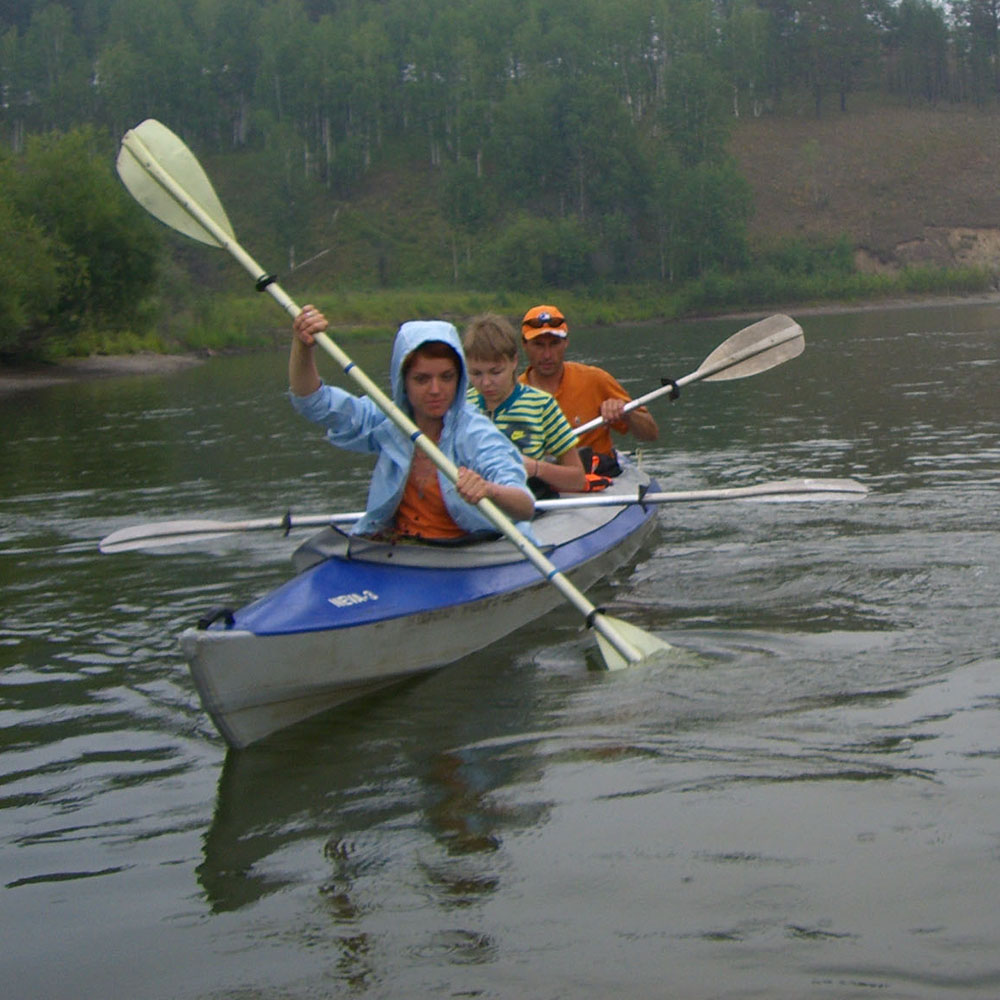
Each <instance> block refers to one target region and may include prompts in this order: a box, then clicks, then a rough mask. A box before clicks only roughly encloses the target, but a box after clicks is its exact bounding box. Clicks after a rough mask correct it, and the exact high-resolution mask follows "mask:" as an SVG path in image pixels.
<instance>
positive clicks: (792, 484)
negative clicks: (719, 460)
mask: <svg viewBox="0 0 1000 1000" xmlns="http://www.w3.org/2000/svg"><path fill="white" fill-rule="evenodd" d="M867 492H868V487H867V486H864V485H863V484H862V483H859V482H856V481H855V480H853V479H782V480H779V481H777V482H773V483H757V484H756V485H754V486H729V487H723V488H720V489H702V490H676V491H674V492H671V493H643V494H640V495H638V496H623V495H622V494H620V493H586V494H582V495H579V496H570V497H559V498H558V499H555V500H538V501H536V503H535V510H536V511H546V510H578V509H582V508H585V507H619V506H623V505H627V504H642V505H643V506H650V505H654V504H667V503H700V502H702V501H706V500H753V499H758V500H771V501H774V500H782V499H786V498H787V499H790V500H795V499H803V498H805V499H809V500H834V499H849V498H851V497H858V496H863V495H864V494H865V493H867ZM361 514H362V512H361V511H354V512H350V513H344V514H304V515H302V516H301V517H297V516H293V515H292V514H291V513H288V514H286V515H285V516H284V517H262V518H257V519H255V520H250V521H210V520H205V519H189V520H182V521H160V522H158V523H154V524H142V525H135V526H133V527H129V528H121V529H119V530H118V531H115V532H112V533H111V534H110V535H108V536H107V537H106V538H102V539H101V541H100V543H99V544H98V548H99V549H100V550H101V552H104V553H105V554H108V555H111V554H115V553H118V552H132V551H135V550H137V549H154V548H162V547H164V546H167V545H179V544H181V543H183V542H194V541H208V540H210V539H213V538H220V537H223V536H225V535H229V534H233V533H235V532H240V531H260V530H266V529H280V530H282V531H284V532H285V533H286V534H287V532H289V531H291V529H292V528H317V527H325V526H326V525H328V524H353V523H354V522H355V521H357V520H358V519H359V518H360V517H361Z"/></svg>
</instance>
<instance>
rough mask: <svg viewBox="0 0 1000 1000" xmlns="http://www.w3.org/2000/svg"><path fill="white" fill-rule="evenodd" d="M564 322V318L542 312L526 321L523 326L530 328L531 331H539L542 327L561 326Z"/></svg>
mask: <svg viewBox="0 0 1000 1000" xmlns="http://www.w3.org/2000/svg"><path fill="white" fill-rule="evenodd" d="M565 322H566V317H565V316H553V315H552V313H547V312H543V313H539V314H538V315H537V316H532V317H531V319H526V320H525V321H524V325H525V326H530V327H531V328H532V329H533V330H540V329H541V328H542V327H543V326H562V325H563V324H564V323H565Z"/></svg>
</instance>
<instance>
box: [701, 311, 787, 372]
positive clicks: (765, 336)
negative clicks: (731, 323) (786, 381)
mask: <svg viewBox="0 0 1000 1000" xmlns="http://www.w3.org/2000/svg"><path fill="white" fill-rule="evenodd" d="M805 346H806V341H805V337H804V336H803V334H802V327H801V326H799V324H798V323H796V322H795V320H793V319H792V318H791V317H790V316H784V315H782V314H781V313H778V314H776V315H774V316H768V317H767V319H762V320H761V321H760V322H759V323H754V324H753V325H751V326H748V327H744V329H742V330H740V331H739V332H738V333H734V334H733V335H732V336H731V337H730V338H729V339H728V340H727V341H725V342H724V343H722V344H720V345H719V346H718V347H717V348H716V349H715V350H714V351H712V353H711V354H710V355H709V356H708V357H707V358H705V360H704V361H703V362H702V363H701V366H700V367H699V368H698V372H696V373H695V374H696V375H697V374H698V373H699V372H703V373H704V374H703V375H701V378H702V379H703V380H704V381H705V382H724V381H725V380H726V379H733V378H745V377H746V376H747V375H756V374H757V373H758V372H765V371H767V370H768V369H769V368H774V367H776V366H777V365H780V364H784V362H786V361H789V360H790V359H791V358H795V357H798V356H799V355H800V354H801V353H802V351H803V350H804V349H805Z"/></svg>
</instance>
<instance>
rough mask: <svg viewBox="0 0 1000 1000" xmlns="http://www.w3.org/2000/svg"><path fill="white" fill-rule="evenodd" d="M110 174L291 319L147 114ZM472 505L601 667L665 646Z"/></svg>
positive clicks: (217, 206)
mask: <svg viewBox="0 0 1000 1000" xmlns="http://www.w3.org/2000/svg"><path fill="white" fill-rule="evenodd" d="M116 166H117V169H118V174H119V176H120V177H121V179H122V182H123V183H124V184H125V187H126V188H128V190H129V192H130V193H131V194H132V195H133V196H134V197H135V199H136V200H137V201H138V202H139V203H140V204H141V205H142V206H143V207H144V208H145V209H146V210H147V211H149V212H150V213H151V214H152V215H154V216H156V218H158V219H159V220H160V221H161V222H164V223H166V224H167V225H168V226H170V227H172V228H173V229H176V230H178V231H179V232H182V233H184V234H186V235H187V236H191V237H192V238H194V239H196V240H200V241H201V242H203V243H208V244H209V245H212V246H217V247H221V248H223V249H225V250H227V251H228V252H229V253H230V254H231V255H232V256H233V257H234V258H235V259H236V260H237V261H238V262H239V263H240V264H241V265H242V266H243V267H244V268H245V269H246V270H247V271H248V272H249V273H250V274H251V275H252V276H253V278H254V279H255V282H256V286H257V290H258V291H267V292H268V294H269V295H271V296H272V297H273V298H274V300H275V301H276V302H277V303H278V304H279V305H280V306H281V307H282V308H283V309H284V310H285V311H286V312H287V313H288V314H289V315H290V316H292V317H295V316H297V315H298V314H299V312H300V309H299V307H298V306H297V305H296V304H295V303H294V302H293V301H292V300H291V299H290V298H289V297H288V295H286V294H285V292H284V290H283V289H282V288H281V287H280V286H279V285H278V284H277V282H276V281H275V279H274V275H269V274H267V273H265V271H264V269H263V268H262V267H261V266H260V265H259V264H258V263H257V262H256V261H255V260H254V259H253V258H252V257H251V256H250V255H249V254H248V253H247V252H246V251H245V250H244V249H243V248H242V247H241V246H240V245H239V243H237V241H236V237H235V235H234V233H233V228H232V226H231V225H230V222H229V219H228V218H227V217H226V213H225V211H224V209H223V208H222V205H221V203H220V202H219V199H218V196H217V195H216V194H215V191H214V190H213V188H212V184H211V182H210V181H209V179H208V177H207V176H206V174H205V171H204V170H203V169H202V167H201V164H200V163H199V162H198V161H197V159H196V158H195V156H194V154H193V153H192V152H191V151H190V150H189V149H188V148H187V146H185V145H184V143H183V142H182V141H181V140H180V139H179V138H178V137H177V136H176V135H174V133H173V132H171V131H170V129H168V128H167V127H166V126H165V125H162V124H161V123H160V122H158V121H156V120H155V119H152V118H149V119H147V120H146V121H144V122H142V123H141V124H139V125H137V126H136V127H135V128H134V129H131V130H129V131H128V132H127V133H126V134H125V137H124V138H123V139H122V147H121V150H120V151H119V154H118V160H117V163H116ZM315 339H316V343H318V344H319V345H320V347H322V348H323V350H325V351H326V352H327V353H328V354H329V355H330V356H331V357H332V358H333V359H334V360H335V361H337V363H338V364H340V366H341V367H342V368H343V369H344V372H345V374H347V375H349V376H350V377H351V378H352V379H353V380H354V381H355V382H356V383H357V384H358V385H359V386H360V388H361V389H362V390H363V391H364V392H365V393H366V394H367V396H368V397H369V398H370V399H371V400H372V401H373V402H374V403H375V404H376V405H377V406H378V407H379V408H380V409H381V410H382V411H383V412H384V413H385V414H386V416H388V418H389V419H390V420H391V421H392V422H393V423H394V424H395V425H396V426H397V427H398V428H399V429H400V430H401V431H402V432H403V433H404V434H406V435H407V436H408V437H409V438H410V440H412V441H413V442H414V444H415V445H416V446H417V447H418V448H421V449H423V451H424V452H425V453H426V454H427V455H428V457H429V458H430V459H431V461H432V462H433V463H434V464H435V465H436V466H437V468H438V469H440V470H441V472H442V473H443V474H444V475H445V476H447V477H448V478H449V479H450V480H451V481H452V482H455V481H456V479H457V478H458V468H457V467H456V466H455V463H454V462H452V461H451V460H450V459H449V458H448V457H447V456H446V455H444V454H443V453H442V452H441V450H440V449H439V448H438V447H437V445H436V444H435V443H434V442H433V441H431V440H430V439H429V438H427V437H426V436H425V435H424V434H422V433H421V432H420V430H419V429H418V428H417V426H416V425H415V424H414V423H413V421H412V420H410V418H409V417H408V416H407V415H406V414H405V413H403V412H402V411H401V410H400V409H399V408H398V407H397V406H396V405H395V403H393V402H392V400H391V399H390V398H389V397H388V396H387V395H386V394H385V393H384V392H383V391H382V390H381V389H380V388H379V386H378V385H377V384H376V383H375V382H373V381H372V380H371V379H370V378H369V377H368V376H367V375H366V374H365V373H364V372H363V371H362V370H361V369H360V368H359V367H358V366H357V365H356V364H355V363H354V362H353V361H352V360H351V358H350V357H349V356H348V355H347V354H346V353H345V352H344V351H342V350H341V349H340V347H338V346H337V344H336V343H334V341H333V339H332V338H331V337H330V336H329V335H328V334H325V333H321V334H319V335H318V336H317V337H316V338H315ZM478 507H479V509H480V510H481V511H482V513H483V514H484V515H485V516H486V517H487V518H488V519H489V521H490V522H491V523H492V524H493V525H494V527H496V529H497V530H498V531H500V532H501V533H502V534H503V535H505V536H506V537H507V538H508V539H509V540H510V541H511V543H512V544H513V545H514V546H515V547H516V548H517V550H518V551H519V552H521V554H522V555H524V557H525V558H526V559H528V560H529V561H530V562H531V563H532V565H534V566H535V568H536V569H538V571H539V572H540V573H541V574H542V575H543V576H544V577H545V579H546V580H548V581H549V582H550V583H551V584H552V585H553V586H554V587H556V589H557V590H559V592H560V593H561V594H562V595H563V597H565V598H566V600H567V601H569V602H570V603H571V604H572V605H573V606H574V607H575V608H576V609H577V610H578V611H579V612H580V613H581V614H582V615H583V616H584V618H585V619H586V622H587V625H588V626H590V627H591V628H593V629H594V630H595V632H596V633H597V641H598V645H599V647H600V650H601V653H602V655H603V657H604V664H605V666H606V667H607V668H608V669H609V670H617V669H619V668H621V667H624V666H627V665H628V664H629V663H639V662H641V661H642V660H644V659H645V658H646V657H647V656H649V655H650V654H652V653H656V652H658V651H661V650H666V649H669V648H670V647H669V646H668V645H667V644H666V643H665V642H663V641H662V640H661V639H658V638H657V637H656V636H654V635H652V634H650V633H648V632H645V631H643V630H642V629H640V628H636V627H635V626H634V625H629V624H628V623H627V622H624V621H620V620H619V619H615V618H611V617H610V616H608V615H605V614H602V613H601V612H600V611H598V609H597V608H596V607H594V605H593V604H591V602H590V601H589V600H587V598H586V597H585V596H584V595H583V593H581V591H580V590H578V589H577V588H576V587H575V586H574V585H573V584H572V583H570V581H569V580H568V579H567V578H566V577H565V576H564V575H563V574H562V573H560V572H559V570H557V569H556V567H555V566H554V565H553V564H552V563H551V562H550V561H549V560H548V559H547V558H546V557H545V556H544V555H543V554H542V553H541V552H540V551H539V550H538V548H537V547H536V546H535V545H533V544H532V543H531V541H530V540H529V539H527V538H526V537H525V536H524V535H523V534H522V533H521V532H520V531H519V530H518V528H517V526H516V525H515V524H514V522H513V521H511V520H510V518H508V517H507V515H506V514H504V513H503V511H501V510H500V508H499V507H497V506H496V504H494V503H493V502H492V501H491V500H489V499H485V498H484V499H483V500H480V501H479V504H478Z"/></svg>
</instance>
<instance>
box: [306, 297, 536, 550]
mask: <svg viewBox="0 0 1000 1000" xmlns="http://www.w3.org/2000/svg"><path fill="white" fill-rule="evenodd" d="M292 328H293V330H294V333H295V336H294V338H293V339H292V349H291V353H290V355H289V359H288V381H289V386H290V389H291V392H290V397H291V400H292V405H293V406H294V407H295V409H296V410H297V411H298V412H299V413H301V414H302V415H303V416H305V417H306V418H308V419H309V420H312V421H313V422H315V423H318V424H321V425H322V426H323V427H325V428H326V434H327V438H328V439H329V441H330V442H331V444H334V445H337V446H338V447H341V448H346V449H348V450H350V451H361V452H373V453H375V454H376V455H377V456H378V458H377V461H376V463H375V469H374V471H373V473H372V481H371V486H370V487H369V490H368V506H367V509H366V511H365V515H364V517H362V518H361V520H360V521H358V522H357V524H356V525H355V526H354V529H353V531H354V533H356V534H363V535H382V536H387V537H396V536H402V537H413V538H425V539H435V538H436V539H442V538H460V537H462V536H463V535H465V534H468V533H469V532H474V531H482V530H490V529H491V528H492V524H491V523H490V521H489V520H488V519H487V518H486V517H485V516H484V515H482V514H481V513H480V512H479V511H478V510H477V509H476V507H475V504H476V503H478V502H479V501H480V500H481V499H483V498H484V497H488V498H489V499H490V500H492V501H493V502H494V503H495V504H496V505H497V506H498V507H499V508H500V509H501V510H502V511H503V512H504V513H505V514H507V515H508V516H509V517H511V518H513V519H514V520H517V521H523V522H526V521H528V520H529V519H530V518H531V515H532V514H533V512H534V500H533V498H532V495H531V493H530V492H529V490H528V488H527V483H526V480H525V472H524V463H523V461H522V460H521V457H520V454H519V453H518V450H517V448H516V447H515V446H514V445H513V444H512V443H511V442H510V441H509V440H508V438H507V437H506V435H504V434H503V433H502V432H501V431H499V430H498V429H497V428H496V427H495V426H494V424H493V423H492V422H491V421H490V420H489V419H487V418H486V417H485V416H484V415H483V414H481V413H477V412H475V411H474V410H473V409H472V408H471V407H469V406H467V405H466V400H465V394H466V385H467V377H466V371H465V358H464V355H463V354H462V347H461V341H460V340H459V337H458V331H457V330H456V329H455V327H454V326H452V325H451V323H445V322H442V321H440V320H429V321H414V322H409V323H404V324H403V325H402V326H401V327H400V328H399V331H398V333H397V334H396V339H395V342H394V344H393V349H392V364H391V376H392V397H393V401H394V402H395V403H396V405H397V406H398V407H399V408H400V409H402V410H404V411H405V412H407V413H408V414H409V415H410V417H411V419H412V420H413V422H414V423H415V424H416V425H417V427H419V428H420V430H421V431H423V433H424V434H426V435H427V436H428V438H430V440H432V441H434V442H435V444H437V446H438V447H439V448H440V449H441V451H442V452H444V454H445V455H447V456H448V457H449V458H450V459H451V460H452V461H453V462H454V463H455V464H456V465H457V466H458V468H459V475H458V480H457V482H455V483H452V482H451V480H450V479H448V477H447V476H445V475H443V474H442V473H441V472H440V471H439V470H438V469H437V467H436V466H435V465H434V464H433V462H431V460H430V458H428V456H427V455H426V454H425V453H424V452H423V451H422V450H421V449H419V448H417V447H415V445H414V444H413V442H412V441H411V440H410V439H409V437H408V436H407V435H406V434H404V433H403V432H402V431H401V430H399V428H398V427H396V425H395V424H394V423H393V422H392V420H390V419H389V417H388V416H387V415H386V414H384V413H383V412H382V411H381V410H380V409H379V408H378V406H376V405H375V403H374V402H372V400H370V399H369V398H368V397H367V396H353V395H351V394H350V393H349V392H346V391H344V390H343V389H339V388H337V387H336V386H332V385H327V384H326V383H324V382H323V380H322V379H321V378H320V376H319V371H318V369H317V367H316V360H315V351H314V346H315V339H314V338H315V335H316V334H317V333H319V332H321V331H324V330H326V328H327V321H326V317H325V316H323V314H322V313H321V312H319V311H318V310H317V309H316V308H315V307H314V306H306V307H305V308H304V309H303V310H302V311H301V312H300V313H299V315H298V316H297V317H296V319H295V322H294V323H293V325H292ZM521 527H522V528H526V527H527V525H521Z"/></svg>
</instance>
